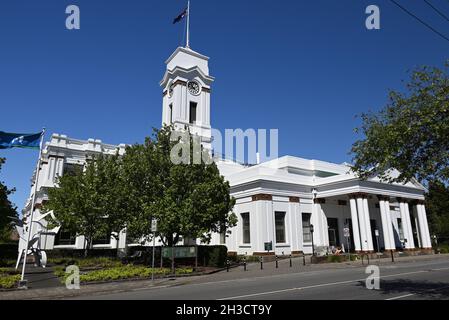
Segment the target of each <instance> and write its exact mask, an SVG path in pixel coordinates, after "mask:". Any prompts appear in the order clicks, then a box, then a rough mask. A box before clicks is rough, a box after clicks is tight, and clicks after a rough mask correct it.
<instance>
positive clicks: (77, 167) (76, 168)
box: [62, 163, 83, 176]
mask: <svg viewBox="0 0 449 320" xmlns="http://www.w3.org/2000/svg"><path fill="white" fill-rule="evenodd" d="M82 171H83V166H82V165H81V164H75V163H64V167H63V171H62V175H64V176H65V175H72V176H73V175H75V174H76V173H78V172H82Z"/></svg>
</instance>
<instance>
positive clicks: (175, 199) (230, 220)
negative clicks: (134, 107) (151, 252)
mask: <svg viewBox="0 0 449 320" xmlns="http://www.w3.org/2000/svg"><path fill="white" fill-rule="evenodd" d="M172 133H173V127H171V126H164V127H163V128H162V129H160V130H157V129H155V130H154V134H153V137H152V138H147V139H146V141H145V144H144V145H134V146H131V147H129V148H127V150H126V153H125V156H124V158H123V163H124V167H125V169H124V172H125V175H126V178H125V181H127V183H129V186H130V187H129V189H130V190H132V193H133V198H134V199H135V204H134V208H135V210H136V211H135V212H134V213H135V215H134V217H135V219H134V220H133V222H132V223H130V225H129V228H128V231H129V234H130V235H131V236H133V237H134V238H136V239H147V240H149V239H151V236H152V233H151V220H152V219H157V220H158V232H157V236H160V237H161V239H162V241H163V242H164V244H165V245H168V246H172V245H173V244H176V243H177V242H178V241H179V239H180V238H181V237H183V238H195V239H196V238H198V239H201V240H202V241H204V242H208V241H210V239H211V234H212V233H213V232H226V230H229V229H230V228H231V227H233V226H235V224H236V216H235V214H234V213H233V212H232V209H233V207H234V204H235V200H234V199H233V198H232V197H231V196H230V186H229V183H228V182H227V181H225V180H224V178H223V176H221V175H220V172H219V170H218V168H217V166H216V164H215V163H213V162H212V161H211V159H210V158H208V157H209V155H208V153H207V152H205V150H202V149H200V148H195V145H194V139H193V138H192V137H191V136H189V138H188V139H189V143H190V144H189V145H190V147H189V148H187V149H184V152H185V151H186V150H189V151H190V152H188V154H187V155H185V154H184V155H181V154H180V156H183V157H186V158H187V159H188V160H189V161H187V163H180V164H179V163H178V164H177V163H174V162H173V159H172V158H171V156H170V155H171V152H172V150H173V148H175V147H176V146H177V145H179V143H186V141H180V140H179V139H178V140H173V139H171V136H172ZM172 140H173V141H172ZM198 153H200V155H198ZM198 158H200V159H201V161H200V162H199V163H198V161H197V162H196V163H195V161H194V159H198Z"/></svg>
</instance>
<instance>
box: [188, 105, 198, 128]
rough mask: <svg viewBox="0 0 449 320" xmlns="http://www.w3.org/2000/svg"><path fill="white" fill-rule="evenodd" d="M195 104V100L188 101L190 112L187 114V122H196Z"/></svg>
mask: <svg viewBox="0 0 449 320" xmlns="http://www.w3.org/2000/svg"><path fill="white" fill-rule="evenodd" d="M196 106H197V104H196V103H195V102H190V114H189V123H190V124H195V122H196Z"/></svg>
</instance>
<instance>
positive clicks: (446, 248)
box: [437, 244, 449, 253]
mask: <svg viewBox="0 0 449 320" xmlns="http://www.w3.org/2000/svg"><path fill="white" fill-rule="evenodd" d="M437 250H439V252H440V253H449V244H440V245H439V246H438V249H437Z"/></svg>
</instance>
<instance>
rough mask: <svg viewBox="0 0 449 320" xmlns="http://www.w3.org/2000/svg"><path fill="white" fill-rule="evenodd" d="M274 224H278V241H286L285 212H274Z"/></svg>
mask: <svg viewBox="0 0 449 320" xmlns="http://www.w3.org/2000/svg"><path fill="white" fill-rule="evenodd" d="M274 224H275V226H276V243H285V212H278V211H276V212H275V213H274Z"/></svg>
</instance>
